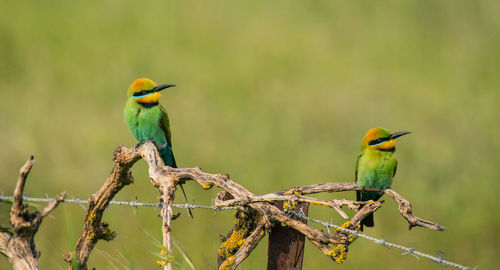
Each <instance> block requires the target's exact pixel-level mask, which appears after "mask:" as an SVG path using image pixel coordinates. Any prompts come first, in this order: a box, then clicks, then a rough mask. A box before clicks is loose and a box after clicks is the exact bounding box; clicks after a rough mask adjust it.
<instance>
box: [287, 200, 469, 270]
mask: <svg viewBox="0 0 500 270" xmlns="http://www.w3.org/2000/svg"><path fill="white" fill-rule="evenodd" d="M287 214H291V215H293V216H295V217H297V218H300V219H303V220H308V221H311V222H314V223H318V224H320V225H323V226H324V227H326V229H327V230H328V232H330V228H335V229H336V230H340V231H343V232H346V233H350V234H352V235H354V236H357V237H361V238H364V239H367V240H370V241H372V242H374V243H376V244H380V245H382V246H384V247H386V248H391V247H393V248H397V249H401V250H404V251H405V252H404V253H402V254H401V255H407V254H411V255H413V256H414V257H415V258H417V259H418V258H419V256H420V257H424V258H427V259H430V260H432V261H434V262H436V263H438V264H441V265H444V266H451V267H455V268H458V269H462V270H476V269H478V268H479V266H476V267H474V268H471V267H467V266H463V265H460V264H458V263H454V262H450V261H447V260H445V259H444V257H443V254H442V252H440V256H439V257H435V256H432V255H430V254H427V253H423V252H420V251H417V250H415V249H414V248H410V247H405V246H401V245H398V244H394V243H390V242H387V241H386V240H385V237H383V236H382V238H381V239H380V238H375V237H372V236H369V235H366V234H363V233H360V232H357V231H353V230H349V229H346V228H342V227H340V226H338V225H335V224H333V223H329V222H325V221H322V220H319V219H315V218H311V217H308V216H306V215H304V212H303V211H302V209H300V212H299V213H296V212H293V211H287Z"/></svg>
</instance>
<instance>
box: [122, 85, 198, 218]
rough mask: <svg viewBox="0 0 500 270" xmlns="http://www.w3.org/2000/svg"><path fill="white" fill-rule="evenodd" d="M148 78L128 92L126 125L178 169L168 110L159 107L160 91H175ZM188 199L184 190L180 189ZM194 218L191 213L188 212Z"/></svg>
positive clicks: (131, 86)
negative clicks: (149, 142)
mask: <svg viewBox="0 0 500 270" xmlns="http://www.w3.org/2000/svg"><path fill="white" fill-rule="evenodd" d="M173 86H175V85H173V84H161V85H158V84H157V83H155V82H153V81H152V80H150V79H147V78H141V79H137V80H135V81H134V82H133V83H132V84H131V85H130V87H129V88H128V100H127V104H126V105H125V110H124V111H123V113H124V115H125V121H126V122H127V125H128V127H129V129H130V131H132V134H133V135H134V137H135V138H136V139H137V140H138V141H140V142H143V141H149V140H152V141H153V142H154V144H155V146H156V148H157V149H158V152H159V153H160V156H161V158H162V159H163V162H164V163H165V165H167V166H170V167H174V168H177V164H176V163H175V158H174V153H173V152H172V133H171V132H170V122H169V119H168V113H167V110H166V109H165V108H164V107H163V106H161V105H160V104H159V100H160V96H161V93H160V91H162V90H164V89H167V88H169V87H173ZM180 187H181V189H182V193H183V194H184V197H185V198H186V201H187V197H186V193H185V192H184V188H183V187H182V185H180ZM188 210H189V211H188V212H189V215H190V216H191V217H192V213H191V210H190V209H188Z"/></svg>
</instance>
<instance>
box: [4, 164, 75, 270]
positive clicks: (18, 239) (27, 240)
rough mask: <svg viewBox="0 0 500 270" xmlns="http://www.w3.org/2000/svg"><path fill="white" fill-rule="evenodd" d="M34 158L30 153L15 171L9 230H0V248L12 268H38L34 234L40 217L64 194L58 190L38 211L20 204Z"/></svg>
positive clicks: (20, 269) (26, 269) (56, 203)
mask: <svg viewBox="0 0 500 270" xmlns="http://www.w3.org/2000/svg"><path fill="white" fill-rule="evenodd" d="M34 162H35V159H34V157H33V156H30V158H29V159H28V161H27V162H26V164H24V166H23V167H22V168H21V170H20V171H19V178H18V180H17V184H16V188H15V190H14V201H13V203H12V208H11V211H10V224H11V226H12V228H13V232H9V231H2V232H0V252H1V253H3V254H5V255H6V256H7V257H8V259H9V261H10V262H11V263H12V267H13V269H15V270H28V269H38V258H39V257H40V252H38V251H37V249H36V246H35V242H34V236H35V234H36V232H37V231H38V228H39V227H40V224H41V223H42V221H43V218H44V217H45V216H47V215H48V214H49V213H50V212H52V211H53V210H54V209H55V208H56V207H57V205H58V204H59V203H60V202H61V201H62V200H64V197H65V196H66V193H65V192H63V193H60V194H58V195H57V196H56V200H54V201H52V202H51V203H49V204H48V205H47V206H46V207H45V208H44V209H43V210H42V211H40V212H38V211H36V212H34V213H29V209H28V205H25V204H23V191H24V186H25V184H26V179H27V177H28V174H29V172H30V171H31V168H32V166H33V163H34Z"/></svg>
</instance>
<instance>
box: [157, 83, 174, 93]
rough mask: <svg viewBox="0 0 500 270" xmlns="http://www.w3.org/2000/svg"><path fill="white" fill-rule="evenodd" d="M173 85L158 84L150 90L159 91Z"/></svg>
mask: <svg viewBox="0 0 500 270" xmlns="http://www.w3.org/2000/svg"><path fill="white" fill-rule="evenodd" d="M174 86H175V84H160V85H158V86H156V87H155V88H153V89H152V90H151V92H153V93H154V92H160V91H161V90H163V89H167V88H169V87H174Z"/></svg>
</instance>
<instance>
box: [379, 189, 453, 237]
mask: <svg viewBox="0 0 500 270" xmlns="http://www.w3.org/2000/svg"><path fill="white" fill-rule="evenodd" d="M384 192H385V194H387V195H388V196H389V197H391V198H392V199H393V200H394V201H396V202H397V203H398V206H399V212H401V215H402V216H403V217H404V218H405V219H406V220H407V221H408V224H409V227H408V229H410V230H411V229H412V228H413V227H416V226H419V227H424V228H429V229H432V230H435V231H444V230H445V229H446V227H443V226H441V225H439V224H437V223H434V222H431V221H427V220H423V219H421V218H419V217H416V216H414V215H413V211H412V208H411V204H410V202H409V201H407V200H406V199H405V198H403V197H401V195H399V194H398V193H397V192H396V191H394V190H392V189H386V190H384Z"/></svg>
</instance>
